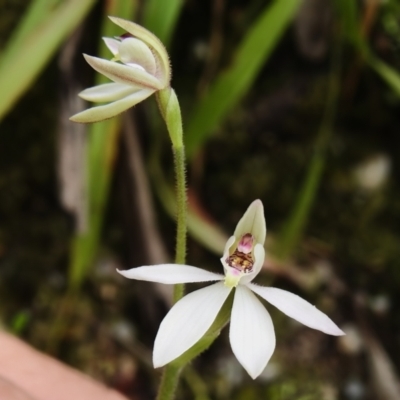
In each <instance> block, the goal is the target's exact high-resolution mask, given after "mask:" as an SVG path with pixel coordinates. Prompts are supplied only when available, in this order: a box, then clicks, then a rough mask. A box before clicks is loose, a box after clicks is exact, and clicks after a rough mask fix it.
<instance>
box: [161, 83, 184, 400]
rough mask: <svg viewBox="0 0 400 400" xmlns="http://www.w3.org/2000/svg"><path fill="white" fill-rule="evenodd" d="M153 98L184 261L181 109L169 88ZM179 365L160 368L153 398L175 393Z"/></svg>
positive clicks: (178, 258)
mask: <svg viewBox="0 0 400 400" xmlns="http://www.w3.org/2000/svg"><path fill="white" fill-rule="evenodd" d="M157 102H158V106H159V108H160V111H161V115H162V116H163V118H164V120H165V123H166V125H167V129H168V133H169V136H170V138H171V142H172V149H173V153H174V167H175V179H176V225H177V226H176V254H175V263H176V264H185V261H186V233H187V193H186V171H185V147H184V145H183V129H182V118H181V110H180V107H179V102H178V98H177V96H176V94H175V92H174V90H173V89H172V88H170V87H169V88H166V89H164V90H161V91H159V92H157ZM183 293H184V285H183V284H178V285H175V286H174V302H177V301H178V300H179V299H181V298H182V296H183ZM181 370H182V367H178V366H176V365H173V364H168V365H167V366H166V367H165V368H164V371H163V376H162V378H161V383H160V387H159V389H158V395H157V400H172V399H174V397H175V391H176V387H177V385H178V381H179V375H180V372H181Z"/></svg>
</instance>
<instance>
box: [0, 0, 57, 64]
mask: <svg viewBox="0 0 400 400" xmlns="http://www.w3.org/2000/svg"><path fill="white" fill-rule="evenodd" d="M59 1H60V0H34V1H32V2H31V4H30V5H29V7H28V9H27V10H26V11H25V13H24V15H23V16H22V18H21V21H20V22H19V24H18V26H17V28H16V29H15V30H14V32H13V34H12V35H11V37H10V39H9V40H8V42H7V47H6V48H5V50H4V51H3V53H2V54H1V58H0V63H1V66H2V65H3V64H5V63H6V62H8V61H9V60H10V59H12V57H13V56H14V55H15V54H16V53H17V52H18V51H19V50H20V47H21V46H22V44H23V41H24V40H25V39H26V38H27V37H28V35H29V34H31V33H32V32H34V30H35V29H36V27H37V26H39V25H40V24H41V23H42V22H43V21H45V20H46V19H47V17H48V15H49V14H50V12H51V10H52V9H53V8H54V6H55V5H56V4H57V2H59Z"/></svg>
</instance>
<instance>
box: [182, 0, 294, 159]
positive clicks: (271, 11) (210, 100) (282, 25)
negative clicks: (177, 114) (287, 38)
mask: <svg viewBox="0 0 400 400" xmlns="http://www.w3.org/2000/svg"><path fill="white" fill-rule="evenodd" d="M300 4H301V1H300V0H276V1H275V2H274V3H273V4H272V5H270V6H268V7H267V8H266V9H265V11H264V12H263V13H262V15H261V16H260V17H259V19H258V20H257V21H256V22H255V23H254V25H253V26H252V27H251V29H250V30H249V32H248V33H247V35H246V37H245V38H244V40H243V42H242V43H241V45H240V46H239V48H238V51H237V54H236V58H235V60H234V62H233V64H232V66H231V67H230V68H229V69H228V70H226V71H224V72H222V73H221V75H220V76H219V77H217V79H216V81H215V82H214V84H213V85H212V87H211V89H210V91H209V92H208V93H207V94H206V96H205V97H204V98H203V99H202V100H201V101H200V103H199V104H198V106H197V108H196V109H195V110H194V112H193V114H192V116H191V118H190V120H189V121H188V123H187V128H186V134H185V136H186V149H187V153H188V157H191V156H193V154H194V153H195V151H196V150H197V149H198V148H199V147H200V146H201V144H202V143H203V142H204V141H205V140H206V139H207V137H208V136H209V135H210V134H211V133H212V131H213V130H214V129H215V127H216V126H217V125H218V124H219V123H220V122H221V121H222V120H223V118H224V117H225V116H226V114H227V113H228V112H229V111H230V110H231V109H232V108H233V107H234V106H235V105H236V104H237V103H238V102H239V101H240V99H241V98H242V97H243V95H244V94H245V93H246V92H247V91H248V90H249V88H250V86H251V85H252V84H253V82H254V80H255V79H256V77H257V74H258V72H259V71H260V69H261V67H262V66H263V65H264V64H265V62H266V60H267V59H268V57H269V56H270V55H271V53H272V51H273V50H274V49H275V47H276V46H277V45H278V43H279V40H280V39H281V37H282V35H283V33H284V32H285V31H286V28H287V27H288V26H289V24H290V22H291V21H292V19H293V17H294V16H295V14H296V11H297V10H298V7H299V5H300Z"/></svg>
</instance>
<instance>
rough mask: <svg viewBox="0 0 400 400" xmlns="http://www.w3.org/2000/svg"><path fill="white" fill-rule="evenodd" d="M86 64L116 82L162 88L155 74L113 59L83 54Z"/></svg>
mask: <svg viewBox="0 0 400 400" xmlns="http://www.w3.org/2000/svg"><path fill="white" fill-rule="evenodd" d="M83 56H84V57H85V60H86V61H87V62H88V64H89V65H90V66H91V67H92V68H93V69H95V70H96V71H97V72H100V74H103V75H104V76H106V77H107V78H109V79H111V80H112V81H114V82H117V83H124V84H126V85H135V86H137V85H139V86H141V87H143V88H149V89H154V90H160V89H163V88H164V85H163V83H161V82H160V81H159V80H158V79H157V78H156V77H155V76H153V75H151V74H149V73H148V72H146V71H144V70H143V69H140V68H132V67H130V66H127V65H123V64H119V63H117V62H115V61H108V60H103V59H102V58H98V57H92V56H88V55H87V54H84V55H83Z"/></svg>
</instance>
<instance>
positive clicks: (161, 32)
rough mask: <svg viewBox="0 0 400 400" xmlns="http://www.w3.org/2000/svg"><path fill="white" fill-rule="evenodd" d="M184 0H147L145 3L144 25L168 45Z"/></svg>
mask: <svg viewBox="0 0 400 400" xmlns="http://www.w3.org/2000/svg"><path fill="white" fill-rule="evenodd" d="M182 6H183V0H168V1H165V0H147V2H146V3H145V9H144V15H143V25H144V26H145V27H146V28H147V29H148V30H150V31H151V32H153V33H154V34H155V35H156V36H157V37H158V38H159V39H160V40H161V41H162V42H163V43H164V44H165V46H168V45H169V43H170V41H171V38H172V34H173V32H174V28H175V25H176V22H177V20H178V17H179V14H180V12H181V9H182Z"/></svg>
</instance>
